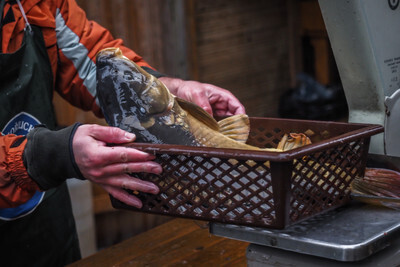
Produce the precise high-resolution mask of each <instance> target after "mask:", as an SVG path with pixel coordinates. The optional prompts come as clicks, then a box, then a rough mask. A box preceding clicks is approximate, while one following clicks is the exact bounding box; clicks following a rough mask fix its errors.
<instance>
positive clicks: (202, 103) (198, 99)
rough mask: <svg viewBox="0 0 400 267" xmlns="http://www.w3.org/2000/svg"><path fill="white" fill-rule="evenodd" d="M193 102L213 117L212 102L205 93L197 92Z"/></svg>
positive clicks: (192, 97)
mask: <svg viewBox="0 0 400 267" xmlns="http://www.w3.org/2000/svg"><path fill="white" fill-rule="evenodd" d="M191 101H192V102H194V103H195V104H196V105H198V106H199V107H201V108H202V109H204V110H205V111H206V112H207V113H208V114H210V115H211V116H212V115H213V109H212V107H211V104H210V101H209V99H208V97H207V96H206V94H205V93H204V91H200V92H199V91H195V92H193V95H192V96H191Z"/></svg>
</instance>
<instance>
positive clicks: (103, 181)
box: [72, 125, 162, 208]
mask: <svg viewBox="0 0 400 267" xmlns="http://www.w3.org/2000/svg"><path fill="white" fill-rule="evenodd" d="M134 140H135V135H134V134H131V133H128V132H125V131H123V130H121V129H119V128H117V127H108V126H99V125H81V126H79V127H78V129H77V130H76V133H75V135H74V138H73V141H72V146H73V151H74V157H75V161H76V164H77V165H78V167H79V170H80V171H81V173H82V175H83V176H84V177H85V178H86V179H88V180H90V181H92V182H94V183H97V184H99V185H100V186H102V187H103V188H104V189H105V190H106V191H107V192H108V193H110V194H111V195H113V196H114V197H115V198H116V199H118V200H120V201H122V202H124V203H126V204H128V205H131V206H134V207H137V208H141V207H142V202H141V201H140V200H139V199H138V198H137V197H135V196H133V195H131V194H128V193H127V192H126V191H125V190H124V189H130V190H136V191H141V192H146V193H152V194H157V193H158V192H159V189H158V187H157V186H156V185H154V184H153V183H150V182H147V181H143V180H140V179H138V178H135V177H132V176H130V175H129V173H136V172H148V173H155V174H160V173H161V172H162V167H161V166H160V165H159V164H158V163H156V162H154V161H152V160H153V159H154V158H155V156H154V155H151V154H148V153H145V152H143V151H139V150H136V149H133V148H128V147H123V146H107V144H108V143H114V144H123V143H127V142H131V141H134Z"/></svg>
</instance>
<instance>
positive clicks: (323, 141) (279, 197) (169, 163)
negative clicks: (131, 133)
mask: <svg viewBox="0 0 400 267" xmlns="http://www.w3.org/2000/svg"><path fill="white" fill-rule="evenodd" d="M250 125H251V131H250V136H249V140H248V143H249V144H252V145H255V146H258V147H276V146H277V144H278V142H279V140H280V139H281V138H282V136H283V135H284V134H285V133H290V132H306V131H307V130H311V131H312V132H314V134H313V135H312V136H310V138H311V140H312V142H313V144H311V145H308V146H304V147H301V148H297V149H293V150H290V151H287V152H278V153H275V152H264V151H250V150H236V149H216V148H207V147H188V146H176V145H155V144H143V143H141V144H140V143H133V144H132V145H131V146H132V147H135V148H138V149H141V150H144V151H147V152H149V153H153V154H155V155H156V156H157V160H158V162H160V163H161V165H162V166H163V169H164V171H163V173H162V174H161V175H153V174H139V177H140V178H142V179H144V180H148V181H152V182H153V183H155V184H156V185H158V186H159V188H160V193H159V194H158V195H152V194H144V193H138V192H131V193H132V194H135V195H137V196H138V197H139V198H140V199H141V200H142V201H143V207H142V208H141V209H137V208H134V207H130V206H128V205H125V204H124V203H122V202H120V201H118V200H116V199H114V198H113V197H111V201H112V205H113V207H115V208H117V209H128V210H135V211H142V212H149V213H155V214H163V215H169V216H176V217H184V218H192V219H196V220H206V221H213V222H221V223H229V224H239V225H248V226H257V227H267V228H279V229H282V228H285V227H286V226H288V225H290V224H293V223H295V222H298V221H301V220H303V219H306V218H309V217H311V216H314V215H317V214H320V213H322V212H325V211H328V210H330V209H333V208H336V207H339V206H342V205H344V204H345V203H346V202H348V201H349V200H350V191H349V185H350V183H351V181H352V180H353V179H354V178H355V177H356V176H357V175H361V176H362V175H363V174H364V171H365V165H366V159H367V155H368V148H369V141H370V137H371V136H372V135H374V134H377V133H380V132H382V131H383V127H382V126H379V125H369V124H352V123H338V122H322V121H305V120H289V119H273V118H250Z"/></svg>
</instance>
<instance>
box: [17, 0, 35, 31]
mask: <svg viewBox="0 0 400 267" xmlns="http://www.w3.org/2000/svg"><path fill="white" fill-rule="evenodd" d="M17 4H18V6H19V9H20V10H21V13H22V16H23V17H24V20H25V30H26V29H27V28H28V30H29V32H32V27H31V25H30V24H29V21H28V18H27V17H26V14H25V10H24V8H23V7H22V5H21V2H20V1H19V0H17Z"/></svg>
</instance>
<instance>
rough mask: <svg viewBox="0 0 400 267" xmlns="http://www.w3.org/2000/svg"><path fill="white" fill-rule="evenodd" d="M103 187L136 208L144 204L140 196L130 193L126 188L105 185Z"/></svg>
mask: <svg viewBox="0 0 400 267" xmlns="http://www.w3.org/2000/svg"><path fill="white" fill-rule="evenodd" d="M103 188H104V189H105V190H106V191H107V192H108V193H110V194H111V195H112V196H113V197H114V198H116V199H118V200H119V201H121V202H123V203H125V204H127V205H129V206H133V207H136V208H139V209H140V208H141V207H142V206H143V203H142V201H140V199H139V198H137V197H135V196H134V195H132V194H129V193H128V192H126V191H125V190H123V189H121V188H117V187H113V186H107V185H104V186H103Z"/></svg>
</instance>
